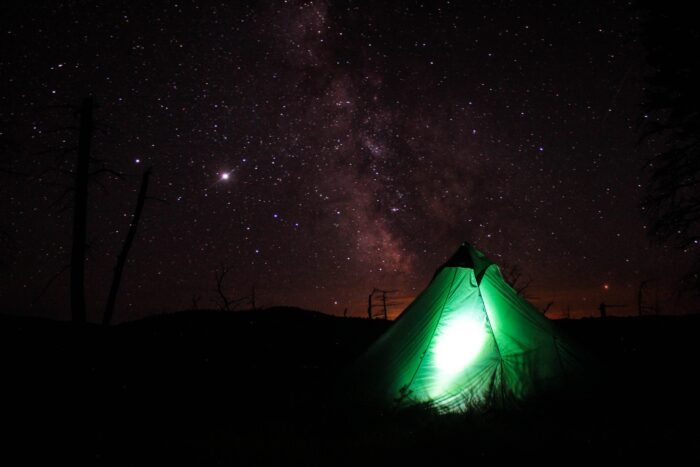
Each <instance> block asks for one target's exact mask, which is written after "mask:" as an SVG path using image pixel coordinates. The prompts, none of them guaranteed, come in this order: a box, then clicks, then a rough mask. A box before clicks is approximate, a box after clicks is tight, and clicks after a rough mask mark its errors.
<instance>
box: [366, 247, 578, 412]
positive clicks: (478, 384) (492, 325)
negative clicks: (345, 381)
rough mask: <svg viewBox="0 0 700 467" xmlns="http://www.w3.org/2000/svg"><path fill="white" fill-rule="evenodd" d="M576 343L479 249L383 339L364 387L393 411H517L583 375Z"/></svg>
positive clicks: (462, 258) (460, 258) (440, 277)
mask: <svg viewBox="0 0 700 467" xmlns="http://www.w3.org/2000/svg"><path fill="white" fill-rule="evenodd" d="M580 362H581V360H580V357H579V352H578V351H577V350H576V349H575V348H574V346H573V344H571V343H570V342H568V341H567V339H566V338H565V337H564V336H562V335H561V334H560V333H559V332H558V331H557V329H556V328H555V326H554V324H553V323H552V322H551V321H550V320H549V319H547V318H546V317H545V316H543V315H542V313H540V312H539V311H538V310H537V309H536V308H535V307H534V306H532V305H531V304H530V303H528V302H527V301H526V300H524V299H523V298H522V297H520V296H519V295H518V294H517V293H516V292H515V291H514V290H513V289H512V288H511V287H510V286H509V285H508V284H507V283H506V281H505V280H504V279H503V276H502V275H501V272H500V270H499V268H498V266H497V265H496V264H494V263H493V262H492V261H490V260H489V259H488V258H486V256H485V255H484V254H483V253H481V252H480V251H478V250H477V249H476V248H474V247H472V246H471V245H469V244H466V243H464V244H462V246H461V247H460V249H459V250H458V251H457V253H455V255H454V256H453V257H452V258H450V259H449V260H448V261H447V262H446V263H445V264H444V265H443V266H441V267H440V268H439V269H438V271H437V272H436V274H435V276H434V278H433V280H432V281H431V282H430V284H429V285H428V287H427V288H426V289H425V290H424V291H423V292H422V293H421V294H420V295H419V296H418V297H417V298H416V299H415V300H414V301H413V302H412V303H411V304H410V305H409V306H408V307H407V308H406V309H405V310H404V312H403V313H402V314H401V316H400V317H399V318H398V319H397V320H396V322H395V323H394V324H393V325H392V327H391V328H390V329H389V330H388V331H387V332H386V333H385V334H384V335H382V337H380V338H379V339H378V341H377V342H375V343H374V344H373V345H372V346H371V347H370V349H369V350H368V351H367V353H366V354H365V355H364V356H363V357H362V358H361V360H360V362H359V364H358V366H357V372H358V374H357V378H356V382H357V384H359V385H360V386H361V387H362V388H363V389H364V391H366V393H367V394H368V395H370V397H371V398H373V399H375V400H377V401H378V402H380V403H383V404H385V405H392V406H405V405H411V404H418V403H426V402H428V403H432V404H433V405H434V406H436V407H437V408H439V409H440V410H443V411H460V410H466V409H469V408H473V407H477V406H484V405H488V406H508V405H512V404H515V403H517V402H518V401H522V400H525V399H527V398H529V397H535V396H540V395H544V394H547V393H549V392H551V391H554V390H556V389H557V388H559V387H561V385H562V384H565V383H566V382H570V381H571V380H572V379H573V377H574V376H575V375H577V374H579V373H580V370H581V368H580V367H581V363H580Z"/></svg>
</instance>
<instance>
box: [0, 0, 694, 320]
mask: <svg viewBox="0 0 700 467" xmlns="http://www.w3.org/2000/svg"><path fill="white" fill-rule="evenodd" d="M139 3H140V4H131V3H129V4H124V5H113V4H112V3H111V2H99V1H98V2H66V3H64V4H57V5H56V6H53V7H39V6H26V5H24V4H23V3H22V2H18V5H15V6H4V7H3V10H4V11H3V13H2V15H0V16H2V17H3V19H2V20H1V21H2V30H1V31H0V33H1V34H2V35H3V38H2V58H1V59H0V60H1V61H0V72H1V73H0V80H2V81H1V82H2V90H1V91H0V103H1V104H2V107H1V113H0V118H1V120H2V125H3V127H2V133H3V135H2V136H3V141H8V142H12V144H7V145H5V146H6V147H4V149H3V151H4V153H3V168H5V170H4V171H3V172H12V174H7V173H3V174H2V175H1V176H2V177H3V181H2V184H3V187H2V201H1V202H2V204H1V205H0V208H1V209H2V212H3V223H2V228H3V232H6V233H7V237H8V240H7V241H6V244H7V245H5V246H4V248H5V249H6V250H7V251H6V252H5V253H3V255H4V256H6V258H9V259H7V260H5V261H3V265H2V268H3V270H2V274H3V278H2V289H3V290H2V296H1V297H0V298H1V299H2V300H3V301H4V302H5V303H8V304H9V306H10V307H11V308H13V309H16V310H17V311H20V312H27V313H43V314H51V315H54V316H59V317H65V316H67V303H68V300H67V292H66V283H67V279H68V278H67V274H63V275H58V276H57V278H56V279H55V280H54V281H53V282H51V284H50V285H49V286H48V287H46V285H47V284H48V283H49V281H50V280H51V279H52V277H54V276H55V275H56V274H58V273H59V272H60V271H61V270H62V269H63V268H64V266H65V265H66V264H67V263H68V257H69V256H68V245H69V242H68V239H69V236H70V226H71V211H70V209H64V208H63V207H62V206H63V204H64V202H57V200H58V199H59V198H60V196H61V193H62V192H63V190H64V187H65V186H66V185H68V184H69V182H70V178H69V175H68V174H66V173H60V172H56V171H51V170H50V169H51V168H54V167H56V166H60V167H61V168H62V169H65V170H64V172H65V171H66V170H70V163H71V160H72V159H71V157H73V156H71V155H70V153H69V154H67V155H61V154H58V155H46V154H41V152H42V151H44V150H46V149H47V148H55V147H61V146H65V147H68V146H71V145H72V144H74V141H75V138H76V137H77V136H76V134H75V132H74V131H72V130H70V129H65V130H61V131H56V130H59V129H60V128H63V127H69V126H72V125H74V124H75V123H74V122H75V120H74V118H73V114H72V113H71V112H72V111H71V110H70V109H67V108H65V107H62V106H67V105H76V104H78V103H79V102H80V100H81V98H82V97H84V96H86V95H88V94H89V95H93V96H95V99H96V101H97V102H98V103H99V108H98V109H97V110H96V119H97V123H98V125H100V127H101V128H102V129H103V131H101V132H99V133H97V134H96V136H95V151H94V153H95V156H96V157H99V158H101V159H103V160H105V161H107V163H108V165H109V166H110V167H112V168H114V169H115V170H117V171H120V172H123V173H124V174H125V179H124V180H117V179H115V178H113V177H109V176H107V177H103V178H102V179H101V181H100V184H95V185H93V186H92V187H91V191H90V197H91V198H90V225H89V231H88V237H89V239H90V250H89V255H90V256H89V259H88V273H89V277H88V281H87V282H88V299H89V300H88V302H89V307H90V313H91V316H92V318H93V319H97V318H98V317H99V314H100V312H101V308H102V307H103V304H104V301H105V299H106V292H107V288H108V284H109V280H110V279H111V269H112V268H113V267H114V263H115V261H116V259H115V256H116V254H117V252H118V249H119V245H120V244H121V242H122V241H123V239H124V236H125V234H126V230H127V228H128V223H129V218H130V216H131V212H132V209H133V204H134V203H135V197H136V191H137V189H138V180H139V176H140V174H141V173H142V171H143V170H144V169H145V168H147V167H151V166H152V167H153V171H154V172H153V173H154V175H153V185H152V187H151V191H150V194H151V196H153V197H154V198H158V199H159V200H160V201H157V200H154V201H151V202H149V203H148V204H147V206H146V209H145V212H144V215H143V219H142V223H141V225H140V227H139V228H140V230H139V233H138V237H137V240H136V243H135V245H134V248H133V251H132V254H131V256H130V261H129V263H128V264H127V268H126V272H125V278H124V286H123V291H122V295H121V296H120V297H119V300H118V306H117V308H118V311H117V319H121V320H124V319H133V318H138V317H141V316H144V315H147V314H151V313H158V312H163V311H172V310H176V309H182V308H187V307H190V306H192V297H194V296H197V297H201V298H199V300H198V306H199V307H200V308H205V307H214V306H215V303H214V299H215V294H214V289H215V282H214V271H215V270H216V268H217V267H219V266H221V265H227V266H231V267H232V268H233V270H232V272H231V274H230V276H227V281H229V282H228V284H227V286H226V287H227V289H228V291H229V293H230V295H231V296H243V295H247V294H248V293H249V291H250V289H251V287H255V289H256V296H257V297H258V304H259V305H273V304H289V305H299V306H303V307H308V308H313V309H319V310H323V311H326V312H331V313H342V312H343V310H344V309H345V308H348V309H349V313H350V314H351V315H357V316H360V315H363V314H364V313H365V307H366V305H365V303H366V297H367V294H368V293H369V291H370V290H371V289H372V288H373V287H379V288H385V289H397V290H398V291H399V292H398V295H399V299H398V300H399V302H401V303H405V301H406V300H408V299H410V297H412V296H415V295H416V294H417V293H418V292H419V291H420V290H421V289H422V288H423V287H424V286H425V285H426V283H427V282H428V281H429V279H430V277H431V276H432V274H433V272H434V270H435V268H436V267H437V266H439V264H440V263H441V262H443V261H444V260H445V259H446V258H447V257H448V256H449V255H450V254H451V253H452V252H453V250H455V249H456V247H457V246H458V245H459V243H460V242H461V241H463V240H467V241H470V242H472V243H473V244H475V245H476V246H477V247H479V248H480V249H482V250H484V251H485V252H486V253H487V254H488V255H489V256H491V257H492V258H493V259H494V260H495V261H496V262H498V263H502V264H505V265H506V267H509V266H513V265H517V266H518V267H519V268H520V269H521V270H522V271H523V272H524V273H525V276H526V277H527V278H529V279H530V280H531V281H532V282H531V286H530V287H529V289H528V293H529V296H530V298H531V299H532V300H533V302H535V303H536V304H539V305H541V306H543V305H544V304H546V303H549V302H554V303H553V308H551V309H552V310H554V311H555V312H556V313H558V314H559V315H562V314H564V313H565V311H566V310H567V309H568V310H571V311H572V312H573V313H574V314H575V313H579V314H586V313H589V312H592V311H594V310H595V309H596V308H597V305H598V303H599V302H600V301H601V300H605V301H607V302H608V303H618V304H626V305H628V307H627V308H626V309H620V310H622V311H621V312H634V311H636V303H635V301H634V300H635V297H636V293H637V287H638V285H639V283H640V281H642V280H646V279H652V280H656V281H661V280H662V279H664V280H667V279H668V278H669V277H670V275H671V273H681V272H682V270H683V266H684V265H685V263H686V260H685V258H684V255H683V253H682V252H674V251H667V250H666V249H665V248H661V247H650V246H649V245H648V242H647V240H646V237H645V229H646V227H645V220H644V219H643V217H642V216H641V211H640V209H639V207H638V206H639V198H640V194H641V191H642V187H643V184H644V179H643V177H642V175H641V167H642V164H643V161H644V158H645V157H646V156H648V154H649V153H650V151H651V148H650V147H649V145H648V144H639V143H638V134H637V133H636V127H637V123H638V119H639V118H640V111H639V100H640V96H641V89H642V86H643V80H642V74H643V66H644V51H643V49H642V47H641V45H640V44H639V41H638V39H637V36H636V29H637V28H638V23H639V20H638V18H637V13H636V12H635V10H634V9H633V8H631V7H630V6H628V5H627V4H626V3H624V2H620V3H615V2H600V3H599V4H593V5H588V4H586V5H581V6H576V5H555V4H542V3H541V2H534V3H533V4H531V5H526V2H513V3H508V2H495V4H488V3H485V2H484V3H483V4H481V5H480V6H475V5H469V6H464V5H461V4H462V3H463V2H452V3H451V2H444V3H436V4H433V3H432V2H429V3H430V5H428V4H427V3H426V4H421V3H413V2H395V3H391V4H389V5H386V6H378V5H374V4H372V3H371V2H368V4H364V3H355V2H321V1H315V2H294V1H289V2H270V3H268V2H262V4H257V3H256V4H252V5H249V6H241V5H235V6H234V5H228V4H227V3H221V4H220V3H214V2H197V3H193V2H179V3H171V2H139ZM480 3H481V2H480ZM61 164H62V165H61ZM162 201H165V202H162ZM659 283H660V282H659ZM604 284H608V289H606V288H605V287H604ZM664 293H666V292H664ZM396 308H397V310H398V309H400V305H399V306H397V307H396Z"/></svg>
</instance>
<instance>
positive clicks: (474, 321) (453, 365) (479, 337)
mask: <svg viewBox="0 0 700 467" xmlns="http://www.w3.org/2000/svg"><path fill="white" fill-rule="evenodd" d="M435 337H436V338H435V347H434V349H433V355H434V364H435V368H436V369H437V370H438V371H439V372H440V374H441V375H442V376H447V377H449V376H452V375H455V374H457V373H459V372H461V371H462V370H464V369H465V368H467V367H468V366H469V365H470V364H471V363H472V362H473V361H474V360H475V359H476V357H477V356H478V355H479V352H481V349H482V347H483V346H484V342H485V341H486V337H487V332H486V327H485V325H484V322H483V320H481V319H478V318H476V317H475V316H473V315H471V316H470V315H461V316H456V317H454V318H453V319H451V320H450V321H449V323H445V327H444V328H443V329H441V330H440V333H439V335H437V336H435Z"/></svg>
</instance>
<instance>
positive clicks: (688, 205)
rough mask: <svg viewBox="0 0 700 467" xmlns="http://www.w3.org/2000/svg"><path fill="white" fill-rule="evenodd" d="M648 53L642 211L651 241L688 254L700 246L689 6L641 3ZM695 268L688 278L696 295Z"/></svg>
mask: <svg viewBox="0 0 700 467" xmlns="http://www.w3.org/2000/svg"><path fill="white" fill-rule="evenodd" d="M643 9H644V12H645V15H644V16H645V21H644V22H643V26H642V30H641V36H642V40H643V43H644V44H645V46H646V49H647V64H648V73H647V76H646V88H645V95H644V104H643V111H644V118H643V121H642V125H641V130H642V138H643V139H647V140H651V141H652V142H653V143H654V144H655V145H659V147H660V149H659V150H658V151H657V152H656V153H655V154H654V155H653V156H652V157H651V158H650V159H649V160H648V161H647V164H646V169H647V174H648V176H649V182H648V185H647V188H646V193H645V197H644V201H643V206H642V207H643V210H644V212H645V215H646V217H647V218H648V219H649V220H650V229H649V234H650V237H651V238H652V239H653V240H656V241H659V242H665V243H670V244H672V245H675V246H677V247H679V248H681V249H683V250H688V249H690V248H692V247H694V246H695V245H696V244H698V243H699V242H700V88H699V87H698V82H700V57H699V56H698V54H696V53H694V52H692V45H694V44H697V43H698V41H699V40H700V28H699V27H698V24H697V19H696V17H695V15H694V14H693V13H692V11H691V9H690V7H685V6H682V5H680V4H674V5H673V6H669V5H667V4H664V3H663V2H662V3H659V2H645V3H644V4H643ZM699 273H700V263H698V262H696V264H695V266H694V267H693V268H692V270H691V271H690V272H689V274H688V275H687V277H686V279H687V280H690V283H689V284H688V285H692V286H693V288H695V289H696V290H698V289H699V286H700V274H699Z"/></svg>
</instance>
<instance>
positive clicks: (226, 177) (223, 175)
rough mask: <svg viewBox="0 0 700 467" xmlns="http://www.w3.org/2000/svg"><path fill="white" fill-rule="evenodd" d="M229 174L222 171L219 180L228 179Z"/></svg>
mask: <svg viewBox="0 0 700 467" xmlns="http://www.w3.org/2000/svg"><path fill="white" fill-rule="evenodd" d="M230 176H231V175H230V174H229V173H228V172H224V173H222V174H221V180H228V178H229V177H230Z"/></svg>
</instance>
